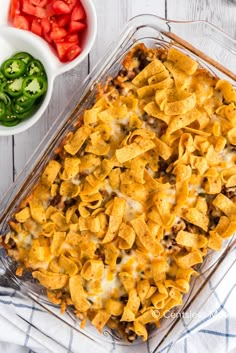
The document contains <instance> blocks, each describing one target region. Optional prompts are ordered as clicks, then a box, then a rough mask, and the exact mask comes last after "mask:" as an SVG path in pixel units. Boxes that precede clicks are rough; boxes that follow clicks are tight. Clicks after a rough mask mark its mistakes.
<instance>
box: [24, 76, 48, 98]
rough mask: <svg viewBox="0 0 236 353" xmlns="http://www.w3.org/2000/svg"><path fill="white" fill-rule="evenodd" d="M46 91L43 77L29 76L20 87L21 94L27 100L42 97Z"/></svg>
mask: <svg viewBox="0 0 236 353" xmlns="http://www.w3.org/2000/svg"><path fill="white" fill-rule="evenodd" d="M46 90H47V81H46V78H45V77H43V76H32V77H31V76H29V77H26V78H25V79H24V82H23V85H22V91H23V94H24V95H25V96H26V97H28V98H37V97H40V96H42V95H43V94H44V93H45V92H46Z"/></svg>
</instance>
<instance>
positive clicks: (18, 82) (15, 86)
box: [6, 77, 24, 97]
mask: <svg viewBox="0 0 236 353" xmlns="http://www.w3.org/2000/svg"><path fill="white" fill-rule="evenodd" d="M23 81H24V79H23V77H19V78H15V79H14V80H13V81H11V82H10V83H9V84H8V85H7V88H6V91H7V93H9V94H10V95H11V96H12V97H18V96H20V95H21V94H22V84H23Z"/></svg>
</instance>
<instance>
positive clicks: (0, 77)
mask: <svg viewBox="0 0 236 353" xmlns="http://www.w3.org/2000/svg"><path fill="white" fill-rule="evenodd" d="M6 82H7V79H6V77H5V76H4V75H3V73H2V72H0V89H1V87H2V86H3V85H4V84H5V83H6Z"/></svg>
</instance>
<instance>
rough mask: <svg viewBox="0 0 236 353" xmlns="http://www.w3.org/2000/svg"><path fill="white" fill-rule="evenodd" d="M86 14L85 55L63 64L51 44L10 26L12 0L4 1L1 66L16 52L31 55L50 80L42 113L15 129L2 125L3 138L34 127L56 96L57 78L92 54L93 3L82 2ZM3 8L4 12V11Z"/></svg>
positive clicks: (0, 23)
mask: <svg viewBox="0 0 236 353" xmlns="http://www.w3.org/2000/svg"><path fill="white" fill-rule="evenodd" d="M81 3H82V4H83V6H84V9H85V11H86V14H87V32H86V34H85V37H84V41H83V43H82V52H81V54H80V55H79V56H77V58H75V59H74V60H73V61H70V62H68V63H62V62H60V60H59V59H58V57H57V56H56V54H55V53H54V52H53V50H52V49H51V47H50V46H49V45H48V43H47V42H46V41H45V40H44V39H42V38H41V37H39V36H37V35H35V34H34V33H32V32H29V31H24V30H21V29H17V28H13V27H11V26H10V25H9V24H8V20H7V18H8V10H9V4H10V0H4V4H1V13H0V48H1V50H0V65H1V64H2V63H3V61H4V60H6V59H8V58H9V57H11V56H12V55H14V54H15V53H17V52H22V51H25V52H28V53H30V54H31V55H32V56H34V57H35V58H36V59H39V60H40V61H41V62H42V64H43V65H44V68H45V71H46V73H47V77H48V89H47V93H46V96H45V98H44V100H43V102H42V103H41V105H40V107H39V109H38V110H37V111H36V112H35V113H34V114H33V115H32V116H31V117H30V118H28V119H26V120H23V121H22V122H21V123H19V124H18V125H16V126H13V127H6V126H3V125H1V124H0V136H8V135H15V134H18V133H20V132H23V131H25V130H27V129H28V128H30V127H31V126H33V125H34V124H35V123H36V122H37V121H38V120H39V119H40V117H41V116H42V115H43V113H44V111H45V110H46V108H47V106H48V104H49V102H50V99H51V96H52V92H53V84H54V80H55V78H56V76H58V75H60V74H62V73H64V72H66V71H68V70H71V69H72V68H74V67H75V66H77V65H78V64H79V63H81V62H82V61H83V60H84V59H85V58H86V56H87V55H88V53H89V52H90V50H91V48H92V46H93V43H94V41H95V38H96V33H97V17H96V11H95V8H94V5H93V2H92V0H81ZM2 7H3V8H2Z"/></svg>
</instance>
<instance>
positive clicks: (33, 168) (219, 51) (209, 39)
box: [0, 15, 236, 353]
mask: <svg viewBox="0 0 236 353" xmlns="http://www.w3.org/2000/svg"><path fill="white" fill-rule="evenodd" d="M137 43H144V44H145V45H146V46H147V47H156V46H158V47H163V48H165V47H168V46H170V44H171V45H173V46H175V47H176V48H178V49H179V50H181V51H183V52H184V53H186V54H188V55H189V56H191V57H193V58H194V59H195V60H197V61H198V62H199V63H200V65H201V66H202V67H205V68H207V69H208V70H209V71H211V73H212V74H214V75H216V76H218V77H220V78H226V79H227V80H229V81H230V82H231V83H233V85H235V81H236V74H235V71H236V70H235V69H236V65H235V62H236V41H235V40H234V39H233V38H231V37H229V36H228V35H226V34H225V33H223V32H222V31H220V30H219V29H217V28H216V27H214V26H213V25H211V24H209V23H207V22H204V21H195V22H176V21H169V20H164V19H162V18H159V17H157V16H154V15H140V16H137V17H135V18H133V19H131V20H130V21H129V22H128V24H127V26H126V27H125V29H124V30H123V32H122V33H121V34H120V36H119V37H118V38H117V39H116V40H115V41H114V43H113V44H112V45H111V47H110V48H109V49H108V51H107V53H106V54H105V55H104V57H103V58H102V59H101V60H100V62H99V63H98V64H97V66H96V67H95V68H94V70H93V71H92V72H91V74H90V75H89V76H88V77H87V79H86V80H85V81H84V83H83V84H82V85H81V86H80V87H79V88H78V90H77V91H76V93H75V95H74V96H73V98H72V100H71V101H70V102H69V104H68V106H67V107H66V108H65V110H64V111H63V112H62V113H61V114H60V116H59V117H58V118H57V119H56V121H55V123H54V125H53V126H52V127H51V129H50V130H49V132H48V134H47V135H46V136H45V138H44V140H43V141H42V142H41V144H40V145H39V146H38V148H37V149H36V151H35V152H34V154H33V155H32V157H31V159H30V160H29V161H28V163H27V164H26V166H25V168H24V169H23V171H22V172H21V174H20V175H19V176H18V178H17V179H16V181H15V183H14V184H13V185H12V186H11V188H10V189H9V190H8V191H7V193H6V194H5V196H4V197H3V199H2V201H1V203H0V215H1V217H0V234H2V235H4V234H6V233H7V232H8V230H9V226H8V221H9V220H10V219H11V215H12V214H14V213H15V211H16V210H17V209H18V207H19V205H20V203H21V201H22V200H23V199H24V198H25V197H26V196H27V195H28V194H29V193H30V191H31V190H32V188H33V186H34V185H35V184H36V182H37V180H38V178H39V176H40V174H41V172H42V170H43V168H44V166H45V165H46V164H47V162H48V161H49V159H51V158H52V156H53V155H54V151H55V149H56V147H57V146H58V145H59V143H60V142H61V140H62V138H63V137H64V136H65V135H66V134H67V133H68V132H69V131H71V130H73V126H74V123H75V122H76V120H77V119H78V116H79V115H80V114H81V112H82V111H83V110H84V109H87V108H88V107H90V106H91V104H92V103H93V101H94V99H95V96H96V84H97V83H98V82H101V83H104V82H105V81H106V80H107V78H108V77H109V76H114V75H115V74H117V73H118V71H119V70H120V68H121V62H122V59H123V57H124V56H125V55H126V54H127V52H128V51H129V50H130V49H131V47H132V46H134V45H136V44H137ZM235 244H236V237H235V236H234V237H231V238H230V239H228V240H227V241H225V243H224V246H223V248H222V249H221V251H218V252H212V253H209V254H208V255H207V257H206V258H205V261H204V263H203V264H202V265H201V266H200V267H199V268H198V271H199V273H200V275H199V276H198V277H197V278H195V279H194V280H193V281H192V283H191V289H190V291H189V293H187V294H186V296H185V300H184V304H183V305H182V306H179V307H177V308H174V309H173V310H172V312H174V314H178V315H168V318H164V319H163V320H162V323H161V327H160V328H158V329H155V330H154V331H153V332H152V333H151V334H150V337H149V340H148V342H141V341H140V340H137V341H135V342H134V343H132V344H129V343H127V342H125V341H123V339H122V338H121V337H119V336H118V335H117V334H116V333H115V332H112V331H111V330H110V329H108V328H106V329H105V330H104V331H103V334H100V333H98V332H97V331H96V329H95V328H94V327H93V326H91V325H89V324H87V326H86V328H85V329H83V330H81V329H80V328H79V325H78V319H75V317H73V315H72V313H70V312H69V311H67V312H66V313H65V314H64V315H62V314H60V308H59V307H57V306H54V305H52V304H51V303H49V301H48V299H47V297H46V295H45V291H44V290H43V289H42V287H40V286H39V285H38V284H37V283H35V282H34V281H33V280H32V277H31V276H29V275H27V276H24V277H23V278H22V277H21V278H19V277H17V276H16V275H15V271H14V267H15V265H14V263H13V262H12V261H11V260H10V259H9V258H8V257H6V255H5V252H4V250H3V249H1V250H0V255H1V262H2V264H3V267H4V270H5V276H6V277H7V278H8V280H9V281H10V282H11V283H12V286H14V287H15V286H16V287H17V289H18V291H19V293H21V294H22V295H23V296H27V297H29V298H31V299H32V300H34V301H35V302H36V303H37V304H38V305H40V306H41V307H42V308H43V309H44V310H45V311H48V312H50V313H51V314H52V315H54V316H55V317H57V318H58V320H61V321H63V322H64V323H66V324H67V325H68V326H70V327H72V328H74V335H78V337H81V338H82V337H83V339H84V340H85V341H86V342H87V343H86V344H87V347H88V348H89V347H90V344H92V343H93V344H94V342H96V343H97V345H98V347H99V349H100V348H101V346H103V347H104V349H105V350H106V351H108V350H109V349H110V350H111V351H113V350H112V349H113V348H114V347H115V349H116V352H117V353H119V352H134V351H136V352H137V351H138V352H144V351H145V352H146V350H147V351H148V352H150V353H154V352H158V351H159V349H160V350H161V348H163V347H166V346H168V349H169V350H171V349H172V348H173V344H174V342H175V341H176V339H177V338H178V337H180V335H181V333H182V332H181V331H180V327H179V322H180V321H181V315H180V314H181V313H183V312H186V311H188V310H193V308H194V311H195V312H196V311H197V310H198V309H199V308H200V307H201V306H202V304H203V303H204V302H205V301H206V299H207V297H209V293H206V292H205V290H204V289H205V286H206V284H207V281H208V280H209V278H210V277H211V276H212V275H213V274H215V272H216V271H217V273H219V280H218V283H220V281H221V279H222V278H223V277H224V275H225V274H226V273H227V271H228V270H229V268H230V267H232V265H233V263H234V262H235V259H234V257H232V256H229V254H230V252H231V250H232V249H233V248H234V247H235ZM223 264H224V266H223ZM210 294H211V293H210ZM190 323H191V320H190V321H189V323H188V324H190ZM181 327H182V326H181ZM57 340H58V343H59V344H61V345H62V346H63V338H60V337H58V339H57ZM93 347H94V346H93ZM74 352H76V351H74Z"/></svg>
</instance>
